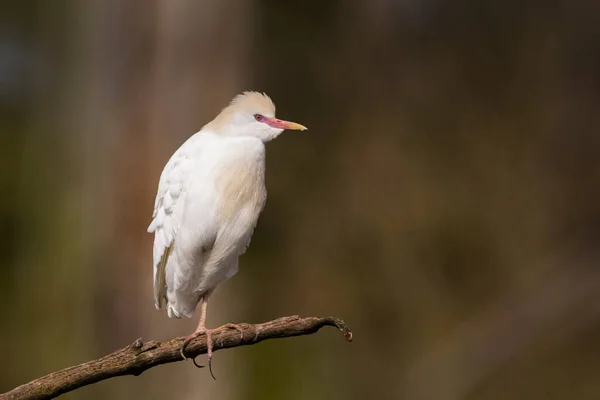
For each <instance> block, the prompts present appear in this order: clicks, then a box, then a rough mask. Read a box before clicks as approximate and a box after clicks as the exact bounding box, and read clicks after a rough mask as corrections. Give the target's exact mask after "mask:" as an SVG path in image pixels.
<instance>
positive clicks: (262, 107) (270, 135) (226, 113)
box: [204, 92, 307, 142]
mask: <svg viewBox="0 0 600 400" xmlns="http://www.w3.org/2000/svg"><path fill="white" fill-rule="evenodd" d="M204 129H210V130H211V131H213V132H214V133H217V134H219V135H224V136H249V137H255V138H258V139H260V140H262V141H263V142H268V141H269V140H272V139H275V138H276V137H277V136H279V134H280V133H281V132H283V131H284V130H285V129H292V130H301V131H304V130H306V129H307V128H306V127H304V126H302V125H300V124H297V123H295V122H289V121H283V120H281V119H277V118H275V104H273V102H272V101H271V99H270V98H269V96H267V95H266V94H264V93H258V92H244V93H242V94H239V95H237V96H236V97H235V98H234V99H233V100H232V101H231V103H229V105H228V106H227V107H225V108H224V109H223V111H221V113H220V114H219V115H218V116H217V117H216V118H215V119H214V120H213V121H212V122H210V123H208V124H207V125H206V126H205V127H204Z"/></svg>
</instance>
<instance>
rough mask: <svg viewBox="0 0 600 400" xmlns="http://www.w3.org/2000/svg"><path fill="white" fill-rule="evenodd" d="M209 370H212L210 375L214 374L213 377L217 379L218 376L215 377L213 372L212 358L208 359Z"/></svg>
mask: <svg viewBox="0 0 600 400" xmlns="http://www.w3.org/2000/svg"><path fill="white" fill-rule="evenodd" d="M208 370H209V371H210V376H212V378H213V379H214V380H215V381H216V380H217V378H215V374H213V370H212V358H209V359H208Z"/></svg>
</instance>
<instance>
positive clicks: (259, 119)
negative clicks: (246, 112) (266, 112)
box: [254, 114, 264, 122]
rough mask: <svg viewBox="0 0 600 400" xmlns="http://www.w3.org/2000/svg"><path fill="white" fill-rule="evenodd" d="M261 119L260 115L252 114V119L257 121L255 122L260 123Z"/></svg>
mask: <svg viewBox="0 0 600 400" xmlns="http://www.w3.org/2000/svg"><path fill="white" fill-rule="evenodd" d="M263 118H264V117H263V116H262V115H260V114H254V119H255V120H257V121H259V122H260V121H262V120H263Z"/></svg>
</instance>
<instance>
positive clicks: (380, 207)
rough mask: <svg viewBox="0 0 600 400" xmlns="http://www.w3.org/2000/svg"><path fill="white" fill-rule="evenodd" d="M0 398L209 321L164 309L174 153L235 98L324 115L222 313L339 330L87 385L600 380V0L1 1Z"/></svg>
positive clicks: (320, 390)
mask: <svg viewBox="0 0 600 400" xmlns="http://www.w3.org/2000/svg"><path fill="white" fill-rule="evenodd" d="M2 8H3V11H2V13H1V14H0V21H1V23H0V115H1V121H0V129H1V131H2V135H1V139H0V154H1V158H0V160H1V164H0V182H1V185H2V186H1V187H2V194H3V195H2V197H1V198H0V250H1V251H2V254H3V257H2V263H1V264H0V266H1V268H0V300H1V302H0V310H1V313H0V315H1V319H0V320H1V323H2V329H1V330H0V346H1V350H2V351H1V353H2V355H3V362H2V366H0V392H4V391H6V390H9V389H11V388H12V387H14V386H16V385H18V384H20V383H23V382H26V381H28V380H30V379H33V378H35V377H38V376H40V375H43V374H46V373H49V372H51V371H54V370H57V369H60V368H64V367H67V366H70V365H73V364H77V363H80V362H83V361H86V360H88V359H91V358H96V357H99V356H102V355H104V354H106V353H108V352H111V351H113V350H115V349H117V348H120V347H123V346H126V345H128V344H130V343H131V342H133V341H134V340H135V339H136V338H138V337H142V338H144V339H154V340H164V339H168V338H171V337H173V336H183V335H185V334H187V333H189V332H190V331H191V330H192V329H193V328H194V327H195V325H196V322H197V321H196V320H171V319H168V318H167V316H166V313H165V312H164V310H163V311H161V312H159V311H157V310H155V309H154V307H153V300H152V276H151V275H152V273H151V271H152V260H151V257H152V250H151V246H152V236H151V235H149V234H147V233H146V227H147V226H148V224H149V222H150V216H151V213H152V207H153V202H154V196H155V193H156V186H157V183H158V177H159V174H160V171H161V170H162V168H163V166H164V164H165V163H166V161H167V160H168V158H169V157H170V155H171V154H172V153H173V152H174V151H175V149H176V148H177V147H178V146H179V145H180V144H181V143H182V142H183V141H184V140H185V139H186V138H187V137H189V136H190V135H191V134H193V133H194V132H196V131H197V130H198V129H199V128H200V127H201V126H202V125H203V124H204V123H206V122H207V121H209V120H210V119H212V118H213V117H214V116H215V115H216V114H217V113H218V112H219V110H220V109H221V108H222V107H223V106H224V105H226V103H227V102H228V101H229V100H230V99H231V98H232V97H233V96H234V95H236V94H237V93H239V92H241V91H244V90H250V89H253V90H260V91H265V92H267V93H268V94H269V95H270V96H271V97H272V98H273V99H274V101H275V103H276V104H277V106H278V109H277V111H278V116H279V117H282V118H286V119H291V120H294V121H297V122H300V123H302V124H304V125H306V126H308V127H309V130H308V131H307V132H302V133H298V132H288V133H286V134H284V135H282V136H281V137H280V138H278V139H277V140H275V141H274V142H272V143H269V145H268V161H267V187H268V191H269V199H268V202H267V207H266V208H265V211H264V212H263V214H262V216H261V219H260V221H259V224H258V227H257V230H256V232H255V234H254V238H253V241H252V244H251V246H250V249H249V251H248V252H247V253H246V254H245V255H244V256H243V257H242V259H241V263H240V272H239V273H238V275H236V276H235V277H234V278H233V279H231V280H230V281H228V282H226V283H224V284H223V285H221V286H220V287H219V289H218V290H217V291H216V293H215V295H214V296H213V298H212V302H211V305H210V307H209V315H208V323H209V325H210V326H218V325H220V324H223V323H226V322H229V321H246V322H261V321H264V320H268V319H273V318H276V317H280V316H283V315H290V314H300V315H305V316H308V315H335V316H338V317H341V318H343V319H345V320H346V321H347V323H348V324H349V325H350V327H351V328H352V329H353V331H354V334H355V341H354V342H353V343H352V344H347V343H345V342H344V340H343V339H342V338H341V337H340V335H339V334H337V333H336V332H335V331H333V330H325V331H323V332H321V333H319V334H317V335H312V336H309V337H303V338H294V339H286V340H279V341H271V342H264V343H261V344H258V345H255V346H250V347H244V348H238V349H233V350H227V351H219V352H217V353H216V354H215V360H214V361H215V362H214V367H215V374H216V375H217V378H218V380H217V381H216V382H215V381H213V380H212V379H211V378H210V376H209V374H208V373H207V371H205V370H197V369H195V368H193V366H192V365H191V364H190V363H177V364H170V365H166V366H161V367H157V368H154V369H152V370H150V371H147V372H146V373H144V374H143V375H141V376H139V377H122V378H117V379H112V380H109V381H105V382H102V383H99V384H96V385H93V386H89V387H86V388H83V389H80V390H78V391H76V392H73V393H71V394H68V395H65V396H64V398H65V399H104V398H110V399H117V400H118V399H132V398H146V399H209V398H210V399H227V400H234V399H292V400H293V399H366V398H373V399H407V400H413V399H415V400H417V399H418V400H421V399H439V400H462V399H469V400H470V399H483V400H493V399H498V400H499V399H550V400H552V399H598V398H600V378H599V372H600V269H599V268H600V266H599V265H598V263H599V261H600V249H599V248H598V239H599V238H600V201H599V200H600V196H599V194H600V193H599V188H600V162H599V160H598V151H599V150H598V149H599V148H600V135H599V133H600V130H599V128H600V111H599V110H600V108H599V106H600V23H599V21H600V7H599V6H598V4H597V2H595V1H586V0H574V1H567V0H562V1H558V0H550V1H546V2H533V1H532V2H518V1H506V0H504V1H500V0H497V1H491V0H490V1H476V0H457V1H442V0H396V1H393V0H377V1H370V2H367V1H358V0H343V1H342V0H336V1H327V2H325V1H323V2H319V1H314V0H304V1H297V2H283V1H274V0H198V1H188V2H185V1H182V0H177V1H156V0H150V1H129V2H127V1H117V0H109V1H105V0H86V1H75V0H71V1H58V2H49V1H44V0H31V1H23V2H12V4H9V2H3V7H2Z"/></svg>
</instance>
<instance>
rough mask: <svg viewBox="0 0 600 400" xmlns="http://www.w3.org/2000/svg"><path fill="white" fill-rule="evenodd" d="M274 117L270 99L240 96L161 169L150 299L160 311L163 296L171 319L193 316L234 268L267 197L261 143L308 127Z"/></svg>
mask: <svg viewBox="0 0 600 400" xmlns="http://www.w3.org/2000/svg"><path fill="white" fill-rule="evenodd" d="M257 114H260V115H261V116H265V117H267V118H271V121H272V124H273V125H274V126H270V124H266V123H264V122H260V121H259V120H258V119H257V118H255V115H257ZM274 115H275V106H274V105H273V102H272V101H271V100H270V99H269V98H268V96H266V95H264V94H260V93H256V92H246V93H244V94H242V95H239V96H237V97H236V98H235V99H234V100H233V101H232V102H231V104H230V105H229V106H228V107H226V108H225V109H224V110H223V111H222V112H221V114H219V116H217V118H215V119H214V120H213V121H211V122H210V123H208V124H207V125H206V126H204V128H203V129H202V130H201V131H200V132H198V133H196V134H195V135H193V136H192V137H190V138H189V139H188V140H187V141H186V142H185V143H184V144H182V145H181V147H180V148H179V149H178V150H177V151H176V152H175V153H174V154H173V156H172V157H171V159H170V160H169V161H168V162H167V164H166V166H165V168H164V170H163V171H162V174H161V176H160V181H159V184H158V192H157V195H156V200H155V203H154V212H153V214H152V217H153V220H152V222H151V223H150V226H149V227H148V232H154V252H153V258H154V302H155V305H156V308H161V307H162V306H163V303H164V302H165V301H166V303H167V313H168V315H169V316H170V317H183V316H185V317H191V315H192V314H193V312H194V311H195V309H196V306H197V305H198V302H199V301H200V299H201V298H202V297H203V296H205V297H207V296H209V295H210V293H211V292H212V291H213V290H214V289H215V287H216V286H217V285H218V284H219V283H221V282H223V281H224V280H226V279H229V278H231V277H232V276H233V275H235V273H236V272H237V270H238V257H239V256H240V255H241V254H242V253H244V252H245V250H246V248H247V246H248V245H249V243H250V239H251V237H252V233H253V231H254V228H255V226H256V222H257V220H258V216H259V215H260V213H261V211H262V209H263V207H264V205H265V201H266V196H267V192H266V189H265V182H264V172H265V146H264V142H266V141H269V140H272V139H274V138H275V137H277V136H278V135H279V134H280V133H281V132H282V131H283V129H281V128H280V127H278V125H281V124H284V125H285V124H287V125H285V126H289V128H288V129H306V128H305V127H303V126H301V125H299V124H294V123H288V122H286V121H281V120H276V121H275V119H274ZM273 121H274V122H273ZM282 126H283V125H282Z"/></svg>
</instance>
